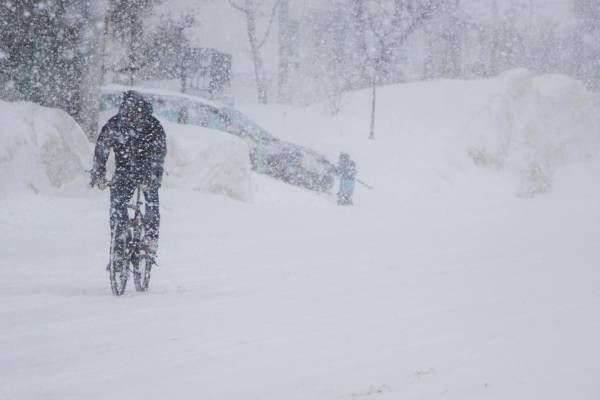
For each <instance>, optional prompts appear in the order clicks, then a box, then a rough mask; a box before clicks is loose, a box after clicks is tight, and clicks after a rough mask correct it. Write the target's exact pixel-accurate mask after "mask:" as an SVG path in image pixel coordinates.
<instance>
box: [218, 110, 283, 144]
mask: <svg viewBox="0 0 600 400" xmlns="http://www.w3.org/2000/svg"><path fill="white" fill-rule="evenodd" d="M221 111H222V113H223V114H226V115H227V116H228V117H229V118H230V120H231V124H232V125H233V127H234V129H236V130H238V131H241V132H243V134H244V135H245V136H250V137H251V138H252V139H254V140H255V141H257V142H262V143H268V142H271V141H272V140H273V137H272V136H271V135H270V134H269V133H268V132H267V131H265V130H264V129H263V128H262V127H261V126H260V125H258V124H257V123H256V122H254V121H252V120H251V119H250V118H248V117H247V116H246V115H244V114H242V113H241V112H239V111H237V110H234V109H233V108H229V107H225V108H223V109H221Z"/></svg>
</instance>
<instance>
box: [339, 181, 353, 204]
mask: <svg viewBox="0 0 600 400" xmlns="http://www.w3.org/2000/svg"><path fill="white" fill-rule="evenodd" d="M353 194H354V179H353V178H345V177H342V178H341V179H340V189H339V190H338V194H337V203H338V205H340V206H351V205H352V195H353Z"/></svg>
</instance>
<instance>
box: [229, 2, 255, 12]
mask: <svg viewBox="0 0 600 400" xmlns="http://www.w3.org/2000/svg"><path fill="white" fill-rule="evenodd" d="M227 1H228V2H229V5H230V6H231V7H233V8H235V9H236V10H238V11H241V12H243V13H246V14H247V13H248V12H250V10H248V9H247V8H246V7H242V6H240V5H239V4H236V3H235V2H234V1H233V0H227Z"/></svg>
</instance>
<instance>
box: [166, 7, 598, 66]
mask: <svg viewBox="0 0 600 400" xmlns="http://www.w3.org/2000/svg"><path fill="white" fill-rule="evenodd" d="M237 1H238V3H240V4H242V2H243V0H237ZM264 1H265V3H267V4H272V3H273V0H264ZM333 1H334V0H291V5H292V6H293V12H295V13H299V14H300V13H302V12H303V11H304V9H306V8H307V7H319V6H320V5H326V4H327V3H329V2H333ZM492 1H493V0H462V4H463V6H464V8H465V9H466V10H468V12H469V13H471V14H472V15H474V16H478V17H483V18H485V17H486V16H487V15H489V10H490V9H491V4H492ZM530 1H531V2H532V4H533V7H534V10H535V11H534V14H535V16H534V18H535V20H536V21H537V22H538V23H543V24H547V23H550V22H555V23H558V24H559V25H565V24H570V23H571V22H572V12H571V5H570V4H571V0H497V2H498V6H499V8H500V9H502V8H507V7H508V6H510V5H511V4H512V3H515V4H520V5H522V6H523V12H524V13H525V12H526V10H527V9H528V5H529V4H530ZM599 1H600V0H599ZM265 8H267V7H265ZM156 13H171V14H172V15H174V16H177V15H180V14H182V13H185V14H194V15H195V16H196V20H197V21H198V22H199V23H200V25H199V27H198V28H196V29H193V30H192V31H190V32H188V36H189V37H190V38H191V39H192V43H193V45H195V46H198V47H213V48H216V49H219V50H221V51H224V52H228V53H231V54H233V57H234V71H236V72H240V71H249V70H251V69H252V65H251V61H250V52H249V47H248V38H247V33H246V25H245V20H244V17H243V15H242V14H241V13H240V12H239V11H236V10H234V9H232V7H231V6H230V5H229V2H228V1H227V0H163V4H162V5H160V6H158V7H157V8H156ZM258 29H259V35H262V34H263V32H264V30H265V29H266V22H265V21H264V20H263V21H259V28H258ZM273 32H276V30H275V29H274V31H273ZM275 37H276V35H272V36H271V38H270V40H269V42H268V43H267V44H266V46H265V48H264V50H263V53H264V54H265V59H266V60H267V64H269V59H270V58H272V57H273V56H274V55H275V54H276V40H275ZM269 67H270V65H267V68H269Z"/></svg>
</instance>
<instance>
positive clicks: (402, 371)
mask: <svg viewBox="0 0 600 400" xmlns="http://www.w3.org/2000/svg"><path fill="white" fill-rule="evenodd" d="M106 196H107V194H106V193H95V194H90V195H89V196H83V197H81V196H80V197H46V196H37V197H36V196H33V195H22V196H21V195H18V196H14V197H9V198H7V199H5V200H3V203H2V207H1V211H0V226H2V229H1V230H0V243H1V246H0V321H1V322H0V399H3V400H4V399H6V400H9V399H19V400H23V399H36V400H37V399H57V400H58V399H60V400H66V399H86V400H92V399H141V398H143V399H165V398H171V399H223V400H224V399H231V400H233V399H274V400H275V399H276V400H282V399H285V400H290V399H303V400H307V399H310V400H319V399H437V398H444V399H460V400H464V399H483V398H485V399H534V398H537V399H542V398H543V399H546V400H547V399H567V398H570V399H579V400H581V399H598V398H600V380H599V379H598V376H600V345H599V344H598V338H599V337H600V272H599V270H598V266H599V265H598V260H600V224H598V221H600V206H598V203H597V202H596V201H595V200H594V197H586V196H580V197H579V198H578V199H573V198H570V199H565V198H564V197H561V196H549V197H540V198H537V199H533V200H520V199H516V198H510V199H497V200H490V201H488V202H471V203H465V202H464V201H459V200H458V199H457V200H455V201H453V200H448V199H445V200H444V201H443V202H439V201H436V199H435V198H433V199H430V201H428V202H422V201H415V202H411V203H406V204H397V206H396V207H395V208H394V209H393V210H392V209H391V208H388V209H386V208H382V207H389V205H387V206H377V207H369V206H360V205H359V206H357V207H354V208H349V209H340V208H337V207H335V206H334V205H332V204H331V203H329V202H327V201H326V200H324V199H322V198H315V199H314V202H312V203H310V204H308V203H306V204H295V205H294V204H280V203H277V202H267V201H262V200H260V199H259V200H257V201H256V202H255V203H254V204H245V203H239V202H236V201H233V200H228V199H225V198H223V197H219V196H211V195H203V194H199V193H195V192H187V191H179V190H164V191H163V195H162V204H161V206H162V218H163V222H162V237H161V248H160V260H161V265H160V267H159V268H158V269H157V270H155V273H154V275H153V277H152V282H151V290H150V292H149V293H145V294H138V293H135V292H134V291H132V288H131V287H130V288H129V291H128V293H127V295H126V296H124V297H122V298H116V297H114V296H112V294H111V293H110V289H109V285H108V277H107V274H106V272H105V271H104V266H105V263H106V257H107V256H106V253H107V247H108V244H107V243H108V227H107V224H108V221H107V208H108V204H107V202H108V201H107V198H106Z"/></svg>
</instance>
